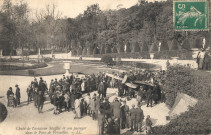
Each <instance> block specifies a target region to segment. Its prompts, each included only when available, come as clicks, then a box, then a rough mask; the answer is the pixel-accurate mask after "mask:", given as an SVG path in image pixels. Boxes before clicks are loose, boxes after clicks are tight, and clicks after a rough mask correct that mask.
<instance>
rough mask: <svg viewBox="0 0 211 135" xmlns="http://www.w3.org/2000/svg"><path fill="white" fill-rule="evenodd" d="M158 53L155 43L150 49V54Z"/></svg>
mask: <svg viewBox="0 0 211 135" xmlns="http://www.w3.org/2000/svg"><path fill="white" fill-rule="evenodd" d="M157 51H158V47H157V45H156V44H155V43H153V44H152V45H151V47H150V52H157Z"/></svg>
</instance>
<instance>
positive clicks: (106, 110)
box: [103, 97, 111, 119]
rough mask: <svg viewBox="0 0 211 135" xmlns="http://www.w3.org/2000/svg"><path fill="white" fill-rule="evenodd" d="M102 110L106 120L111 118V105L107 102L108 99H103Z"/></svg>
mask: <svg viewBox="0 0 211 135" xmlns="http://www.w3.org/2000/svg"><path fill="white" fill-rule="evenodd" d="M103 109H104V113H105V117H106V119H108V118H111V105H110V102H109V101H108V97H106V98H105V102H104V103H103Z"/></svg>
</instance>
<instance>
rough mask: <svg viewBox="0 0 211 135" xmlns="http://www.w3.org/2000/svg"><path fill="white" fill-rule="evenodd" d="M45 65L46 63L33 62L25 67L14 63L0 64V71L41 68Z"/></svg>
mask: <svg viewBox="0 0 211 135" xmlns="http://www.w3.org/2000/svg"><path fill="white" fill-rule="evenodd" d="M47 66H48V65H47V64H46V63H39V64H34V65H32V66H27V67H22V66H15V65H0V71H10V70H26V69H36V68H43V67H47Z"/></svg>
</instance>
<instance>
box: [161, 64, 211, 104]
mask: <svg viewBox="0 0 211 135" xmlns="http://www.w3.org/2000/svg"><path fill="white" fill-rule="evenodd" d="M210 82H211V76H210V74H208V73H207V72H204V71H198V70H197V71H196V70H194V69H190V68H187V67H183V66H179V65H177V66H170V67H168V70H167V72H166V75H165V84H164V86H163V90H164V91H165V92H166V104H167V105H169V106H170V107H172V106H173V104H174V100H175V98H176V95H177V92H182V93H185V94H187V95H189V96H192V97H194V98H197V99H207V98H208V97H209V94H210V88H211V84H210Z"/></svg>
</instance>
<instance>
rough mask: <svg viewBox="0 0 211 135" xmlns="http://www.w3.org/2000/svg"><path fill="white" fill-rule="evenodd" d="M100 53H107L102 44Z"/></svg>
mask: <svg viewBox="0 0 211 135" xmlns="http://www.w3.org/2000/svg"><path fill="white" fill-rule="evenodd" d="M100 54H105V46H104V45H102V47H101V49H100Z"/></svg>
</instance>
